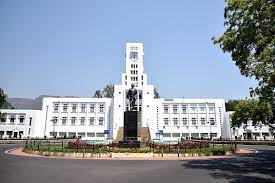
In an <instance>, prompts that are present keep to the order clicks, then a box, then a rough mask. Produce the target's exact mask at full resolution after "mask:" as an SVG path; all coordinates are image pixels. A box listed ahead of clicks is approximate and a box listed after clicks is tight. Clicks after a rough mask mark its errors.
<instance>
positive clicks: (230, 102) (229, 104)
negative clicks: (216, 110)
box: [225, 100, 240, 111]
mask: <svg viewBox="0 0 275 183" xmlns="http://www.w3.org/2000/svg"><path fill="white" fill-rule="evenodd" d="M239 102H240V100H228V101H227V102H225V109H226V111H235V107H236V105H237V104H238V103H239Z"/></svg>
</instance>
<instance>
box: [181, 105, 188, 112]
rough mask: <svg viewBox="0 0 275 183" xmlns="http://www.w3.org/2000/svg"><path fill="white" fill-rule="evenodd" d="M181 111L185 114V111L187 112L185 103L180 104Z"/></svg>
mask: <svg viewBox="0 0 275 183" xmlns="http://www.w3.org/2000/svg"><path fill="white" fill-rule="evenodd" d="M181 112H182V113H183V114H186V113H187V108H186V105H182V106H181Z"/></svg>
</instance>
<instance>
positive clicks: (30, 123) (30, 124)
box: [29, 117, 32, 126]
mask: <svg viewBox="0 0 275 183" xmlns="http://www.w3.org/2000/svg"><path fill="white" fill-rule="evenodd" d="M29 126H32V117H30V122H29Z"/></svg>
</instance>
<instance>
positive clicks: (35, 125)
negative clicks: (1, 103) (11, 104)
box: [0, 109, 44, 138]
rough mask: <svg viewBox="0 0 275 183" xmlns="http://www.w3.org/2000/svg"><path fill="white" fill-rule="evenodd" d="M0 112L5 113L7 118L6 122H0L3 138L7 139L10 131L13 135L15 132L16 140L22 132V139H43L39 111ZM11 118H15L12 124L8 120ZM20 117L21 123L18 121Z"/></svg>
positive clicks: (3, 110)
mask: <svg viewBox="0 0 275 183" xmlns="http://www.w3.org/2000/svg"><path fill="white" fill-rule="evenodd" d="M0 111H1V113H6V118H7V119H6V122H0V131H4V136H3V138H5V137H8V135H7V131H12V133H13V135H14V132H17V133H18V136H17V138H19V131H23V135H22V138H26V137H39V138H41V137H43V134H42V131H43V127H44V122H43V116H42V111H41V110H20V109H1V110H0ZM12 116H13V117H15V121H14V123H12V122H11V120H10V119H11V117H12ZM20 116H22V117H24V121H23V122H22V123H21V122H20V119H19V118H20ZM30 120H31V123H30ZM13 135H12V137H13Z"/></svg>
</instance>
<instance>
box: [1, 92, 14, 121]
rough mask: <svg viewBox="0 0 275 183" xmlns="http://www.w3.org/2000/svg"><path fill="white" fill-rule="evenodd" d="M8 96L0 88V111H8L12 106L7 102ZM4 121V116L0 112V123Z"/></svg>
mask: <svg viewBox="0 0 275 183" xmlns="http://www.w3.org/2000/svg"><path fill="white" fill-rule="evenodd" d="M7 98H8V95H7V94H5V92H4V90H3V89H2V88H0V109H10V108H12V105H11V104H10V103H9V102H8V101H7ZM5 120H6V114H5V113H1V112H0V121H5Z"/></svg>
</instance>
